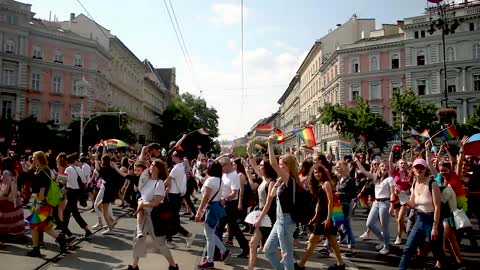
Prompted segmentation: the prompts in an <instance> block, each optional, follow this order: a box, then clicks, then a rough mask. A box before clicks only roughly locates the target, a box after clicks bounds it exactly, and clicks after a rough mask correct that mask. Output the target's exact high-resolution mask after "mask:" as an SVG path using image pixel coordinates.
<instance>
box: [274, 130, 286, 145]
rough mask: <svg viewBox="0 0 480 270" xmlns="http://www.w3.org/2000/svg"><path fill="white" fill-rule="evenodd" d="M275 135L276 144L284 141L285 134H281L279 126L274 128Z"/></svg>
mask: <svg viewBox="0 0 480 270" xmlns="http://www.w3.org/2000/svg"><path fill="white" fill-rule="evenodd" d="M275 135H277V144H281V143H283V142H285V139H286V138H287V137H286V136H285V134H283V132H282V130H281V129H279V128H276V129H275Z"/></svg>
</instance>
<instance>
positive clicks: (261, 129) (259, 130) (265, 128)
mask: <svg viewBox="0 0 480 270" xmlns="http://www.w3.org/2000/svg"><path fill="white" fill-rule="evenodd" d="M270 133H272V126H270V125H259V126H257V127H256V128H255V136H258V137H268V136H270Z"/></svg>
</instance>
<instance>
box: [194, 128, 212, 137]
mask: <svg viewBox="0 0 480 270" xmlns="http://www.w3.org/2000/svg"><path fill="white" fill-rule="evenodd" d="M197 131H198V133H200V134H202V135H205V136H208V135H209V133H208V131H207V129H206V128H200V129H198V130H197Z"/></svg>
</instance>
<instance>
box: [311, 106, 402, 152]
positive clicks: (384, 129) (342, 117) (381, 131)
mask: <svg viewBox="0 0 480 270" xmlns="http://www.w3.org/2000/svg"><path fill="white" fill-rule="evenodd" d="M319 112H320V122H321V123H322V124H325V125H330V126H331V127H334V128H336V130H337V131H338V133H340V135H341V136H342V137H346V138H350V139H353V140H354V141H355V142H356V144H357V145H359V146H360V145H361V146H363V147H365V148H370V147H374V148H375V147H376V148H379V150H380V151H383V149H384V148H385V147H386V146H387V142H388V141H390V140H392V139H393V135H394V133H395V132H394V130H393V128H392V127H391V126H390V125H388V124H387V123H386V122H385V121H384V120H383V118H381V117H380V116H378V115H377V114H374V113H372V112H370V107H369V106H368V102H367V101H366V100H364V99H363V98H360V99H359V100H358V101H357V104H356V106H355V107H346V106H343V105H339V104H335V105H332V104H330V103H326V104H325V105H324V106H323V107H322V108H320V109H319ZM362 134H363V135H365V137H366V140H365V143H360V142H361V140H360V139H359V137H360V135H362Z"/></svg>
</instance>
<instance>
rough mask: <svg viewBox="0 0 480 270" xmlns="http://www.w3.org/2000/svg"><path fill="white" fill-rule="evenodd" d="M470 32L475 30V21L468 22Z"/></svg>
mask: <svg viewBox="0 0 480 270" xmlns="http://www.w3.org/2000/svg"><path fill="white" fill-rule="evenodd" d="M469 28H470V32H472V31H475V23H473V22H471V23H470V24H469Z"/></svg>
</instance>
